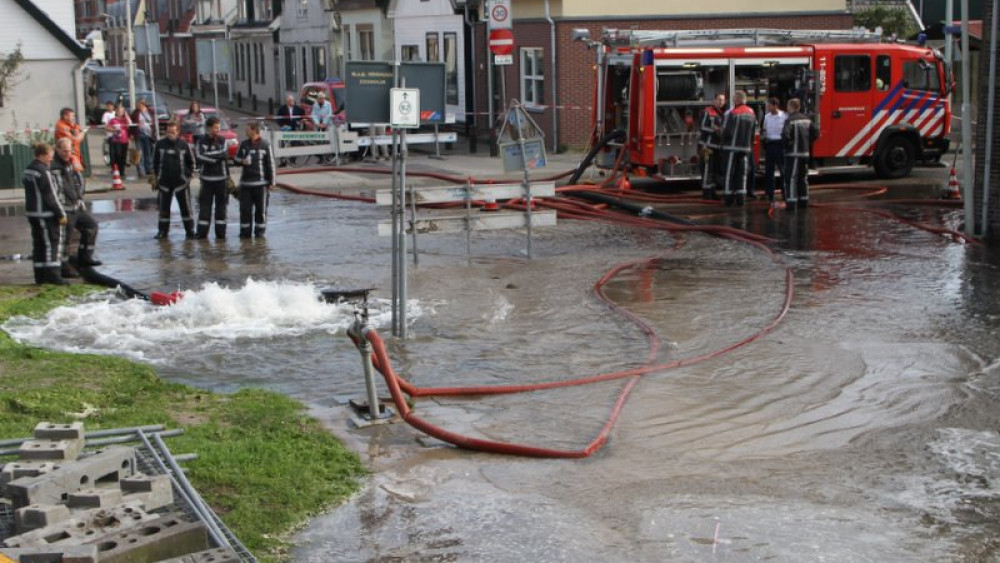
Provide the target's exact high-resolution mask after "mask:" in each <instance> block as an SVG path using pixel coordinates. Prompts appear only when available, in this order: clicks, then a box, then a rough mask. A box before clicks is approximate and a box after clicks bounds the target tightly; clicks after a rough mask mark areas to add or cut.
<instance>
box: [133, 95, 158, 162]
mask: <svg viewBox="0 0 1000 563" xmlns="http://www.w3.org/2000/svg"><path fill="white" fill-rule="evenodd" d="M136 106H138V107H136V108H135V111H134V112H132V118H131V119H132V124H133V125H132V129H133V131H132V133H133V135H132V137H133V139H135V148H136V149H138V150H139V164H138V166H137V168H138V169H139V171H138V174H139V177H140V178H144V177H146V176H149V175H150V174H152V172H153V143H154V142H156V139H155V133H154V131H153V114H152V112H150V110H149V107H148V106H147V105H146V100H142V99H140V100H139V101H138V102H136Z"/></svg>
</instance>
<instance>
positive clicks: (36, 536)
mask: <svg viewBox="0 0 1000 563" xmlns="http://www.w3.org/2000/svg"><path fill="white" fill-rule="evenodd" d="M159 517H160V515H159V514H148V513H147V512H146V511H144V510H142V508H140V507H139V502H138V501H134V502H131V503H125V504H121V505H118V506H116V507H114V508H112V509H105V508H91V509H89V510H80V511H75V512H73V513H71V514H70V518H68V519H66V520H63V521H61V522H57V523H55V524H53V525H51V526H46V527H45V528H39V529H37V530H32V531H30V532H26V533H23V534H20V535H17V536H13V537H10V538H7V539H6V540H5V541H4V542H3V545H5V546H7V547H45V546H54V545H67V544H78V543H83V542H86V541H87V540H89V539H92V538H96V537H101V536H104V535H107V534H112V533H118V532H121V531H122V530H127V529H130V528H133V527H135V526H138V525H140V524H142V523H144V522H148V521H150V520H155V519H157V518H159ZM88 543H89V542H88Z"/></svg>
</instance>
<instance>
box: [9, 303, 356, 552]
mask: <svg viewBox="0 0 1000 563" xmlns="http://www.w3.org/2000/svg"><path fill="white" fill-rule="evenodd" d="M92 290H93V288H85V287H84V286H79V285H74V286H68V288H63V287H45V288H38V287H36V286H0V323H2V322H5V321H6V320H7V319H8V318H10V317H11V316H14V315H29V316H33V315H41V314H44V313H45V312H46V311H48V310H50V309H52V308H53V307H56V306H59V305H61V304H64V303H65V302H66V300H67V299H72V298H74V297H78V296H81V295H84V294H86V293H87V292H88V291H92ZM43 420H45V421H53V422H70V421H72V420H82V421H83V422H84V423H85V425H86V428H87V430H88V431H91V430H97V429H100V428H120V427H128V426H141V425H146V424H164V425H165V426H167V427H168V428H176V427H182V428H184V429H185V432H184V434H182V435H181V436H178V437H175V438H168V439H167V444H168V445H169V446H170V449H171V451H172V452H173V453H174V454H179V453H196V454H198V458H197V459H196V460H193V461H189V462H185V464H184V465H185V467H186V468H187V469H188V472H187V475H188V478H189V479H190V480H191V483H192V485H194V487H195V488H196V489H197V490H198V492H199V493H201V495H202V496H203V497H204V498H205V500H206V501H207V502H208V503H209V504H210V505H211V506H212V507H213V508H214V509H215V510H216V511H217V512H218V513H219V515H220V516H221V517H222V519H223V521H225V522H226V524H227V525H228V526H229V527H230V529H232V531H233V532H234V533H235V534H236V536H237V537H239V538H240V540H241V541H242V542H243V543H244V544H245V545H246V546H247V548H248V549H250V550H251V551H252V552H253V553H254V554H255V555H256V556H257V557H258V558H259V559H261V560H262V561H284V560H287V549H288V547H289V544H288V543H287V541H286V540H285V538H286V536H287V535H288V534H289V533H291V532H293V531H294V530H295V529H296V528H297V527H298V526H300V525H301V524H302V523H303V522H304V521H305V520H306V519H307V518H308V517H310V516H312V515H315V514H317V513H319V512H322V511H323V510H325V509H327V508H329V507H331V506H334V505H336V504H338V503H339V502H342V501H343V500H344V499H345V498H346V497H348V496H350V495H351V494H353V493H354V492H355V491H356V490H357V489H358V487H359V485H360V478H361V477H362V476H363V475H364V474H365V469H364V467H363V466H362V464H361V461H360V459H359V458H358V456H357V455H356V454H354V453H353V452H350V451H348V450H347V449H346V448H345V447H344V446H343V445H342V444H341V443H340V442H339V441H338V440H337V439H336V438H334V437H333V436H332V435H331V434H330V433H329V432H327V431H326V430H325V429H324V428H323V427H322V425H321V424H320V423H319V422H318V421H317V420H315V419H313V418H311V417H309V416H308V415H307V414H306V411H305V407H304V406H303V405H302V404H301V403H299V402H297V401H294V400H292V399H289V398H288V397H285V396H284V395H280V394H277V393H273V392H270V391H264V390H260V389H244V390H242V391H239V392H238V393H235V394H232V395H220V394H215V393H209V392H206V391H202V390H199V389H195V388H193V387H189V386H186V385H180V384H175V383H167V382H165V381H163V380H161V379H160V378H159V377H157V375H156V372H155V371H154V370H153V368H152V367H150V366H148V365H145V364H139V363H135V362H132V361H129V360H125V359H122V358H116V357H111V356H97V355H84V354H67V353H61V352H53V351H49V350H43V349H39V348H33V347H30V346H24V345H22V344H19V343H17V342H15V341H13V340H12V339H11V338H10V337H9V336H8V335H7V334H5V333H0V438H17V437H22V436H30V435H31V431H32V429H33V428H34V426H35V424H37V423H38V422H40V421H43Z"/></svg>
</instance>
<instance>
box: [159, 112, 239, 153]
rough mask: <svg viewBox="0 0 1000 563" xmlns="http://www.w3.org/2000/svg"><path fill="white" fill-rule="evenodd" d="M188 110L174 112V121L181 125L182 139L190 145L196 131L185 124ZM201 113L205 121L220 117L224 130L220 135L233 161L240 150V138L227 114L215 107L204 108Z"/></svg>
mask: <svg viewBox="0 0 1000 563" xmlns="http://www.w3.org/2000/svg"><path fill="white" fill-rule="evenodd" d="M187 113H188V110H187V109H178V110H174V119H176V120H177V122H178V123H180V124H181V139H184V140H185V141H187V142H188V143H189V144H192V145H193V143H194V130H193V129H192V128H191V127H190V126H186V125H185V124H184V118H185V117H187ZM201 113H203V114H205V119H208V118H209V117H218V118H219V121H220V125H222V130H221V131H219V135H221V136H222V138H223V139H225V140H226V151H227V152H228V153H229V158H230V159H232V158H234V157H235V156H236V151H237V150H239V148H240V136H239V134H237V132H236V129H233V128H232V127H231V126H230V124H229V118H228V117H226V114H225V113H223V112H221V111H218V110H216V109H215V108H213V107H206V106H202V108H201Z"/></svg>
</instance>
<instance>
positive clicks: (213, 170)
mask: <svg viewBox="0 0 1000 563" xmlns="http://www.w3.org/2000/svg"><path fill="white" fill-rule="evenodd" d="M205 128H206V129H207V130H208V132H207V133H206V134H205V135H202V136H201V137H199V138H197V139H195V144H194V155H195V160H196V161H197V164H198V172H199V177H200V178H201V189H200V190H199V191H198V233H197V234H196V235H195V236H196V238H199V239H204V238H208V230H209V227H210V226H211V223H210V222H209V221H210V219H211V218H212V204H213V203H214V204H215V239H216V240H221V239H224V238H226V205H227V203H228V202H229V189H228V184H229V182H231V181H232V180H230V178H229V162H228V161H229V151H228V150H227V149H226V140H225V139H224V138H223V137H222V135H220V134H219V132H220V131H221V130H222V122H221V121H219V118H218V117H214V116H213V117H209V118H208V119H207V120H206V121H205Z"/></svg>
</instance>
